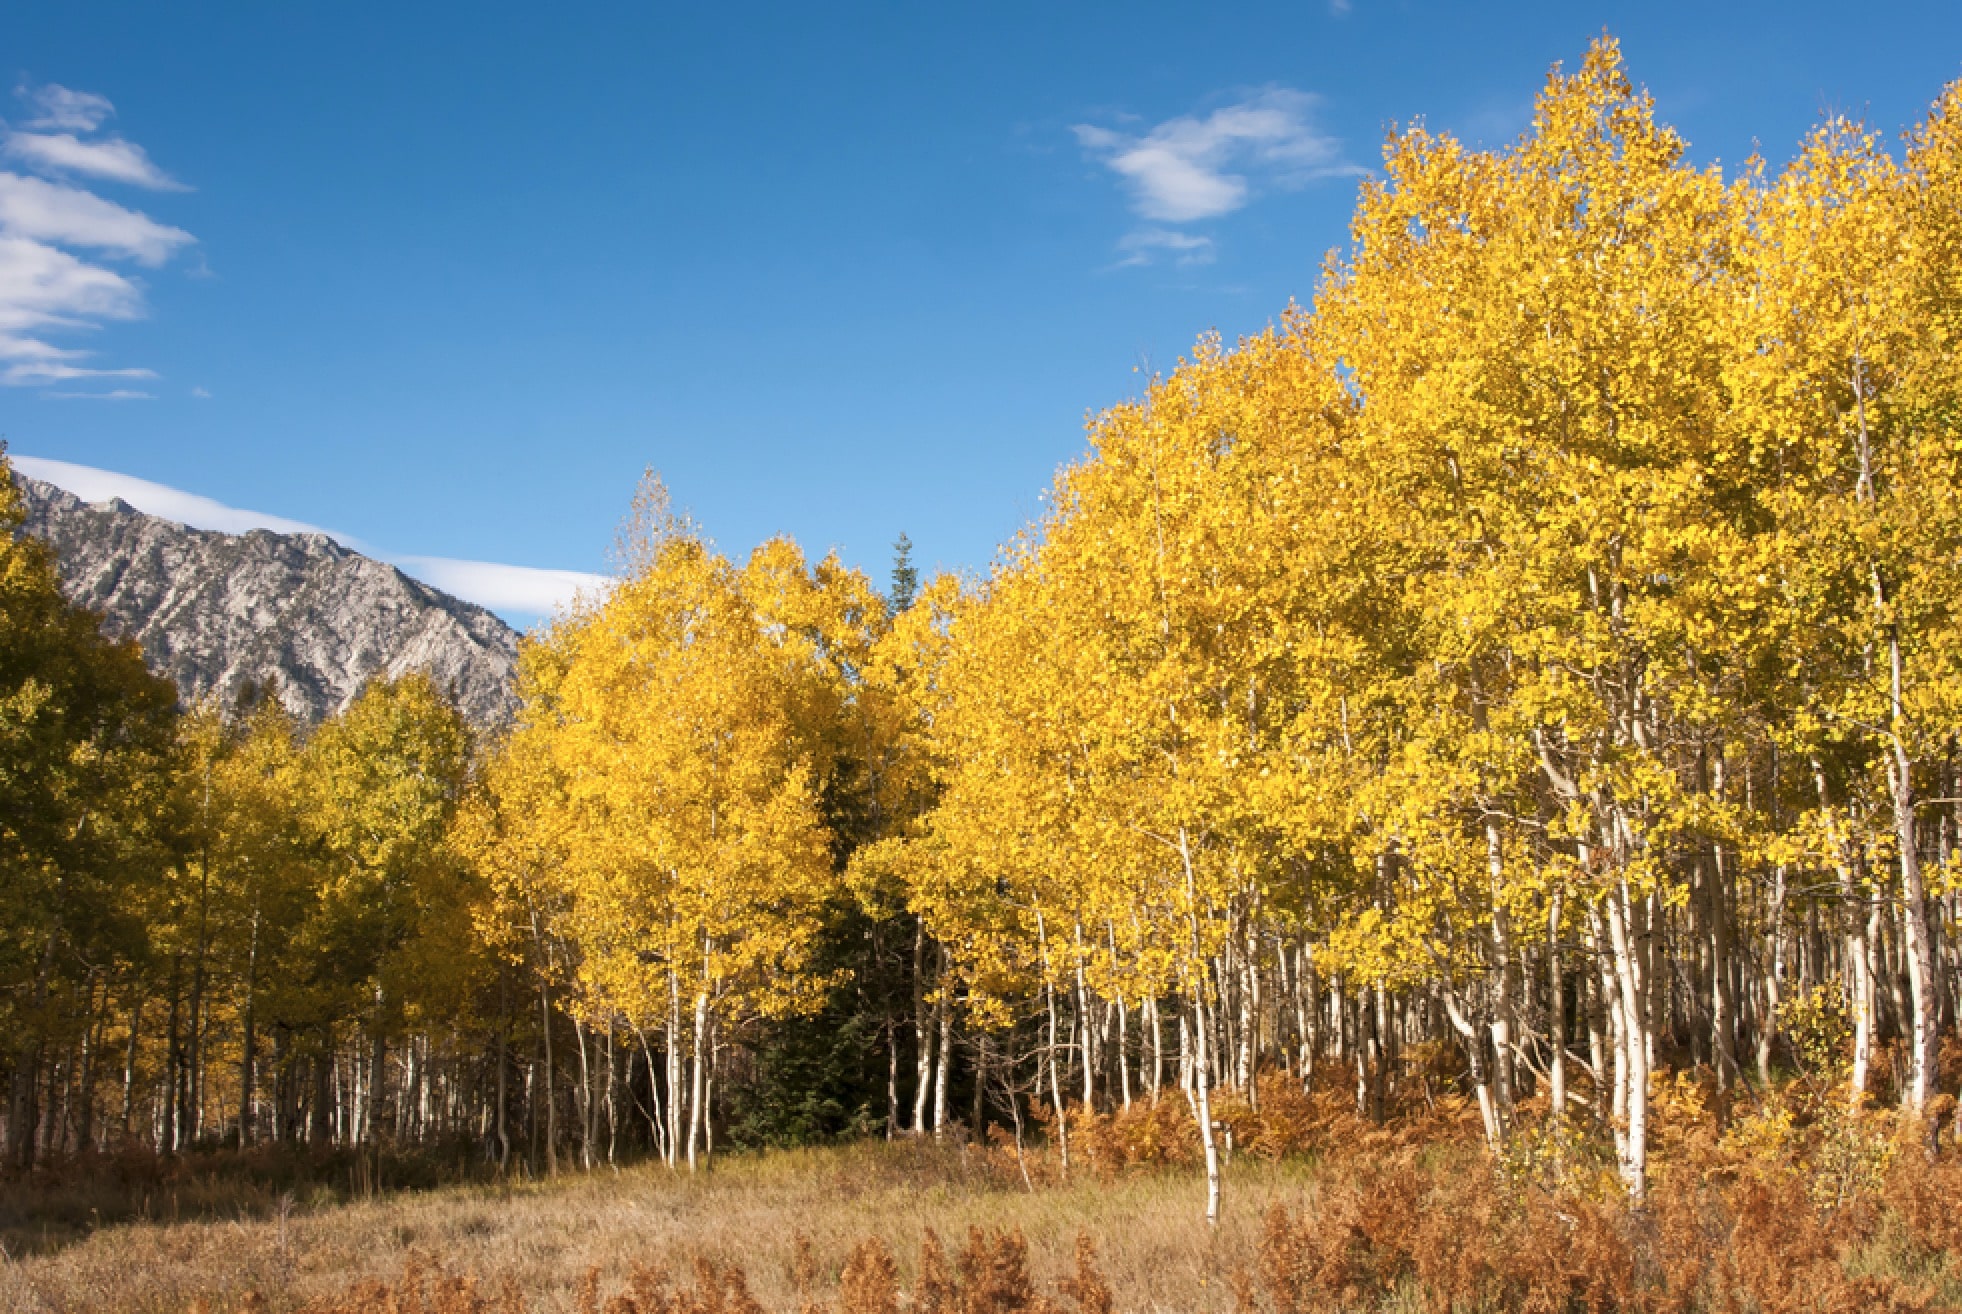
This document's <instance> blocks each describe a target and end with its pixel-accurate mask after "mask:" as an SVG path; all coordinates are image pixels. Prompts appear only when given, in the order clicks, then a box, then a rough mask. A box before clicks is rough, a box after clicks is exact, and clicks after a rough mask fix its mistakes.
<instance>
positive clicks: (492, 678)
mask: <svg viewBox="0 0 1962 1314" xmlns="http://www.w3.org/2000/svg"><path fill="white" fill-rule="evenodd" d="M15 478H16V481H17V482H18V483H19V485H20V489H21V492H22V493H23V494H24V496H25V499H26V503H27V520H26V524H25V526H24V528H25V530H26V532H28V533H30V534H33V535H35V536H36V537H38V538H40V539H42V540H44V541H45V542H47V543H48V544H49V545H50V546H52V547H53V549H54V551H55V555H56V557H57V558H58V560H59V565H60V570H61V580H62V589H63V591H64V592H65V593H66V594H67V595H68V597H69V599H70V600H71V601H74V602H77V603H80V604H81V605H83V606H85V607H90V608H93V609H94V610H96V611H99V612H101V613H102V615H103V617H104V627H105V628H106V629H107V630H108V631H109V632H110V633H111V634H114V635H116V636H117V637H119V638H120V637H128V638H133V639H135V640H136V641H137V643H138V644H140V645H141V646H142V649H143V655H144V657H145V658H147V659H148V661H149V664H150V669H152V670H154V671H156V672H157V673H158V674H160V675H167V676H169V677H170V678H171V679H173V680H175V681H176V682H177V689H178V692H179V694H180V695H181V696H182V698H183V700H184V702H185V703H186V704H187V705H188V704H190V703H194V702H196V701H198V700H199V699H202V698H204V697H205V696H207V695H209V694H212V693H217V694H219V695H220V696H222V697H225V698H232V697H235V696H237V694H238V692H239V691H240V689H241V688H243V687H244V686H246V685H247V684H248V682H250V683H254V684H258V685H263V684H264V683H265V682H266V681H267V680H272V681H274V682H275V683H276V685H277V688H278V690H279V694H280V698H281V701H283V702H284V703H285V704H286V706H287V708H288V709H289V710H290V711H291V712H292V713H293V714H294V715H295V716H297V717H299V718H300V719H301V720H303V721H304V722H306V723H307V724H313V723H315V722H318V721H319V720H321V719H322V718H323V717H326V716H327V715H329V714H330V713H333V712H335V711H338V710H339V709H340V708H342V707H343V706H345V705H346V704H347V703H348V701H349V700H350V699H352V698H353V697H354V695H355V694H356V693H357V692H359V690H360V688H361V685H362V683H363V682H364V681H365V680H367V679H368V678H369V677H370V676H372V675H376V674H378V673H379V674H387V675H390V676H395V675H401V674H404V673H406V672H408V671H417V670H419V671H424V672H427V673H428V674H429V675H430V676H431V677H432V678H434V679H435V680H436V681H437V682H438V683H439V684H442V685H446V686H448V687H450V688H453V689H454V690H455V692H456V698H457V702H458V705H459V706H460V707H461V708H462V710H463V713H464V715H465V716H466V717H468V718H469V719H470V720H471V721H472V722H474V723H475V724H477V725H480V726H489V725H494V724H497V723H500V722H502V721H504V720H506V719H508V718H509V717H510V715H511V712H512V709H513V708H514V707H515V706H516V700H515V698H514V697H513V695H512V692H511V674H512V671H513V669H514V668H515V666H516V664H517V656H518V642H517V641H518V636H517V634H516V632H515V631H513V630H512V629H511V627H510V626H509V625H506V624H505V623H504V622H503V621H501V620H499V619H498V618H497V617H496V616H494V615H492V614H491V613H490V612H488V611H486V610H484V609H483V608H482V607H478V606H474V605H473V604H471V603H468V602H463V601H461V600H460V599H457V598H453V597H451V596H450V595H448V594H447V593H441V592H438V591H437V590H435V589H432V588H430V587H429V586H428V585H426V584H423V583H420V582H418V581H416V580H413V579H410V578H409V577H408V576H407V575H404V574H403V573H402V572H401V571H399V570H397V569H396V568H395V567H393V566H391V565H388V564H387V563H386V562H381V561H376V560H374V559H373V558H371V557H364V556H362V555H361V554H360V553H358V552H352V551H350V550H348V549H347V548H345V547H342V546H341V545H340V544H339V543H336V542H335V541H334V540H332V539H330V538H328V537H326V536H325V535H322V534H275V533H272V532H271V531H269V530H264V529H255V530H253V531H252V532H251V533H248V534H221V533H215V532H213V531H210V530H203V529H192V528H189V527H188V526H185V525H180V524H177V523H176V522H174V521H170V520H164V519H161V518H159V517H157V516H152V515H146V514H144V513H143V512H141V511H138V510H137V509H136V508H134V507H132V506H130V505H129V504H128V503H126V502H123V501H121V500H120V499H116V500H111V501H108V502H101V503H95V504H90V503H87V502H84V501H82V500H81V499H80V498H78V497H76V496H75V495H74V494H72V493H69V492H66V491H64V490H63V489H60V488H57V487H55V486H54V485H53V484H47V483H42V482H40V481H38V480H34V479H26V478H22V477H20V476H19V475H18V474H17V475H16V476H15Z"/></svg>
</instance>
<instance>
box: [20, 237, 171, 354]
mask: <svg viewBox="0 0 1962 1314" xmlns="http://www.w3.org/2000/svg"><path fill="white" fill-rule="evenodd" d="M142 305H143V299H142V295H141V293H139V292H138V291H137V288H136V285H135V284H134V283H132V282H130V281H129V280H128V279H126V278H124V277H123V276H122V275H121V274H118V273H116V272H114V271H113V270H108V269H103V268H102V267H100V266H98V265H91V264H87V263H85V262H83V261H80V260H77V259H76V258H75V257H74V256H71V255H69V254H68V253H67V252H66V251H61V250H57V249H56V248H54V247H52V246H49V245H47V244H46V243H44V242H36V241H32V240H30V239H28V238H24V237H8V236H5V235H0V333H13V332H17V331H18V330H21V329H37V328H42V327H45V326H57V325H58V326H63V327H74V326H76V325H78V324H82V323H85V322H87V321H90V320H99V319H130V318H133V317H134V316H136V315H137V314H138V313H139V312H140V311H141V309H142ZM9 341H11V342H13V343H15V344H16V346H15V350H14V352H13V353H11V354H10V353H8V352H7V351H6V350H5V347H4V344H5V343H6V342H9ZM79 354H80V353H78V352H76V351H74V350H72V349H69V348H61V347H54V346H50V345H49V344H48V343H45V342H42V341H40V340H39V339H35V338H30V339H21V338H6V339H0V359H10V358H17V357H19V356H33V357H38V358H50V357H60V358H69V359H72V358H73V357H75V356H77V355H79Z"/></svg>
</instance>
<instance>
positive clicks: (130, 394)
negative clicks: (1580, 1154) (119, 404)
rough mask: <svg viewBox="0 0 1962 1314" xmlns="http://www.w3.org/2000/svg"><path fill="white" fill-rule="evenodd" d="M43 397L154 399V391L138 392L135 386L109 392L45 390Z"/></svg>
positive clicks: (93, 399)
mask: <svg viewBox="0 0 1962 1314" xmlns="http://www.w3.org/2000/svg"><path fill="white" fill-rule="evenodd" d="M41 395H42V396H43V397H50V398H53V399H54V400H56V401H153V400H155V398H156V395H157V394H156V393H154V392H138V391H137V390H135V389H134V388H111V389H110V390H109V391H108V392H44V393H42V394H41Z"/></svg>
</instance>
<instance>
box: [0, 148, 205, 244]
mask: <svg viewBox="0 0 1962 1314" xmlns="http://www.w3.org/2000/svg"><path fill="white" fill-rule="evenodd" d="M0 232H5V233H7V234H8V235H9V236H12V237H27V238H33V239H37V240H39V241H43V242H52V243H56V244H58V245H61V246H81V247H88V248H90V249H91V250H97V251H107V252H109V253H110V254H111V255H116V256H123V257H126V258H128V259H131V260H135V261H137V262H138V263H139V264H145V265H153V266H154V265H160V264H162V263H163V262H164V261H165V260H168V259H169V258H170V256H171V254H172V253H173V252H175V251H177V250H178V249H179V248H181V247H185V246H189V245H190V244H191V243H192V242H194V241H196V240H197V239H196V238H194V237H192V236H191V235H190V234H189V233H187V232H185V231H184V230H183V229H181V228H172V227H170V226H169V225H168V224H160V223H158V222H157V221H156V220H154V219H152V218H150V216H149V215H146V214H138V213H137V212H136V211H135V210H128V209H124V208H123V207H122V206H120V205H117V204H116V203H115V202H114V201H105V200H104V199H102V198H101V197H100V196H97V195H96V194H95V193H93V192H85V191H83V190H82V189H81V188H79V187H70V186H68V185H66V184H64V183H51V182H44V181H42V180H41V179H39V178H27V177H23V176H22V175H20V174H17V173H8V172H6V171H4V170H0Z"/></svg>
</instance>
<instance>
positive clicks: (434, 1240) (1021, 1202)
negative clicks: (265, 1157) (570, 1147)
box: [0, 1145, 1306, 1314]
mask: <svg viewBox="0 0 1962 1314" xmlns="http://www.w3.org/2000/svg"><path fill="white" fill-rule="evenodd" d="M1305 1176H1306V1168H1305V1167H1304V1166H1302V1165H1300V1164H1291V1165H1271V1164H1264V1163H1257V1162H1254V1161H1251V1160H1247V1159H1242V1160H1241V1161H1240V1162H1239V1163H1237V1164H1236V1165H1235V1166H1234V1173H1233V1178H1232V1189H1233V1200H1232V1206H1233V1207H1232V1209H1231V1211H1230V1213H1229V1215H1228V1219H1227V1222H1226V1224H1225V1225H1224V1226H1223V1227H1222V1228H1221V1229H1220V1233H1219V1235H1218V1236H1216V1237H1213V1236H1208V1235H1207V1233H1206V1229H1205V1227H1204V1225H1203V1224H1202V1223H1201V1222H1200V1219H1199V1214H1200V1210H1201V1209H1202V1207H1203V1202H1204V1189H1205V1188H1204V1185H1203V1183H1202V1182H1200V1181H1199V1180H1197V1179H1196V1178H1195V1177H1194V1176H1193V1175H1192V1174H1191V1173H1190V1172H1189V1171H1184V1170H1166V1171H1138V1172H1130V1173H1125V1174H1122V1175H1119V1176H1115V1177H1109V1178H1099V1177H1095V1176H1084V1175H1078V1176H1077V1177H1075V1178H1073V1179H1072V1180H1070V1181H1068V1182H1058V1183H1050V1184H1045V1185H1042V1186H1041V1187H1040V1189H1038V1190H1036V1191H1034V1192H1033V1193H1031V1192H1029V1191H1028V1190H1026V1189H1025V1188H1024V1187H1023V1186H1022V1184H1021V1181H1020V1178H1019V1175H1018V1176H1015V1177H1012V1178H1011V1177H1006V1176H1004V1175H1003V1174H1002V1173H1001V1172H1000V1171H999V1167H998V1165H997V1164H995V1163H994V1162H992V1161H990V1162H988V1163H985V1164H984V1163H983V1162H982V1160H981V1158H980V1156H978V1155H963V1153H962V1152H961V1151H959V1150H958V1149H949V1150H947V1151H944V1152H942V1151H939V1150H936V1149H935V1148H934V1147H932V1146H917V1145H896V1146H890V1147H888V1146H885V1145H862V1146H853V1147H847V1148H841V1149H830V1150H799V1151H781V1152H775V1153H772V1154H769V1155H766V1156H762V1157H758V1158H741V1159H734V1158H732V1159H728V1160H725V1161H723V1162H721V1163H719V1164H718V1165H717V1166H716V1168H715V1170H714V1171H713V1172H711V1173H708V1174H705V1175H702V1176H698V1177H696V1178H693V1179H691V1178H689V1177H688V1176H687V1175H686V1174H685V1173H684V1174H681V1175H671V1174H670V1173H668V1172H667V1171H666V1170H665V1169H663V1168H660V1167H658V1166H641V1167H635V1168H632V1169H628V1170H625V1171H622V1172H620V1173H618V1174H614V1173H603V1174H596V1175H594V1176H592V1177H590V1178H582V1177H578V1176H574V1177H571V1178H561V1179H560V1180H559V1181H558V1182H555V1183H533V1184H523V1185H516V1186H513V1187H510V1188H508V1189H503V1190H500V1189H496V1188H486V1187H450V1188H445V1189H442V1190H438V1191H432V1192H428V1193H425V1194H418V1195H402V1196H395V1197H392V1198H385V1199H379V1200H373V1201H359V1202H355V1203H351V1204H345V1205H340V1206H336V1207H328V1208H321V1209H299V1208H296V1209H294V1210H293V1211H292V1212H291V1213H290V1214H288V1215H286V1216H283V1217H282V1216H279V1215H278V1214H277V1213H276V1214H275V1216H273V1217H270V1218H239V1219H232V1220H228V1221H219V1222H209V1221H208V1222H195V1223H176V1224H155V1223H150V1224H129V1225H118V1226H113V1227H105V1228H102V1229H100V1230H99V1231H96V1232H94V1233H93V1234H91V1235H89V1236H88V1237H87V1238H86V1239H83V1240H80V1241H78V1242H76V1243H74V1244H71V1245H68V1246H66V1247H65V1248H62V1249H59V1250H56V1251H54V1252H52V1253H46V1254H38V1255H31V1256H27V1257H25V1258H22V1259H18V1260H15V1261H13V1262H9V1263H5V1264H0V1311H6V1312H7V1314H13V1312H14V1311H21V1312H22V1314H25V1312H26V1311H34V1312H35V1314H41V1312H42V1311H49V1312H53V1311H62V1312H64V1314H65V1312H66V1311H80V1310H90V1311H96V1310H100V1311H104V1312H105V1314H117V1312H119V1311H145V1312H146V1314H147V1312H150V1311H157V1312H162V1311H171V1312H172V1314H175V1312H176V1311H182V1310H187V1309H191V1308H194V1307H196V1306H197V1305H198V1304H199V1302H204V1303H205V1304H206V1305H207V1306H208V1307H209V1308H211V1309H213V1310H226V1309H231V1308H236V1307H241V1306H242V1305H243V1303H244V1301H245V1298H246V1296H247V1294H248V1293H251V1292H257V1293H259V1295H260V1296H261V1297H263V1299H264V1304H263V1308H264V1309H266V1310H268V1311H275V1312H276V1311H283V1310H293V1309H297V1308H300V1307H302V1306H304V1305H306V1304H309V1303H321V1304H324V1303H325V1302H327V1301H329V1300H331V1299H333V1298H335V1297H337V1296H338V1295H339V1294H340V1293H342V1292H344V1291H346V1290H347V1289H348V1287H349V1286H350V1284H352V1283H355V1282H359V1281H362V1280H374V1281H388V1282H393V1281H394V1280H396V1279H397V1278H398V1277H399V1276H400V1275H401V1274H402V1272H403V1269H404V1266H405V1264H407V1263H409V1262H411V1261H413V1260H421V1261H423V1262H424V1263H425V1265H433V1264H435V1263H437V1262H440V1264H441V1266H442V1269H443V1270H444V1271H445V1272H447V1273H449V1274H452V1275H476V1276H477V1277H478V1278H479V1280H480V1281H481V1282H482V1284H483V1287H484V1290H485V1291H486V1292H487V1293H490V1294H492V1295H494V1294H495V1293H496V1291H497V1290H498V1289H499V1287H500V1286H501V1284H503V1283H504V1282H506V1281H507V1280H508V1281H509V1282H510V1283H511V1284H513V1285H514V1286H515V1287H516V1289H517V1290H518V1291H519V1292H521V1293H522V1294H523V1296H524V1298H525V1301H526V1308H527V1310H528V1311H530V1312H531V1314H544V1312H546V1311H560V1310H567V1311H569V1310H574V1309H576V1308H577V1300H578V1292H579V1289H580V1285H581V1283H582V1281H583V1280H584V1279H585V1276H586V1274H587V1273H588V1272H589V1271H591V1270H597V1271H598V1274H599V1278H600V1286H601V1288H602V1289H603V1290H606V1291H614V1290H617V1289H620V1288H622V1287H624V1286H625V1285H626V1284H627V1282H628V1281H629V1279H630V1278H631V1277H632V1275H633V1271H634V1269H635V1267H636V1265H643V1266H645V1265H660V1266H663V1267H665V1268H667V1269H669V1270H672V1271H675V1272H681V1273H693V1272H694V1264H695V1262H696V1260H697V1259H701V1260H704V1261H706V1262H708V1263H710V1264H713V1265H716V1266H718V1267H721V1266H736V1267H738V1268H740V1270H741V1271H742V1272H743V1274H744V1275H745V1277H746V1281H747V1288H748V1290H749V1292H750V1293H751V1294H752V1295H753V1297H754V1298H755V1300H756V1301H757V1302H759V1303H760V1304H761V1305H762V1306H763V1307H764V1308H766V1309H769V1310H773V1311H777V1310H782V1311H795V1310H798V1309H800V1308H801V1307H803V1306H804V1305H805V1304H807V1303H809V1302H808V1300H807V1299H806V1298H804V1297H803V1296H800V1292H799V1291H798V1286H799V1283H798V1281H797V1277H798V1274H797V1273H796V1271H795V1270H796V1258H797V1250H798V1247H797V1240H798V1238H799V1236H800V1235H801V1236H802V1237H804V1238H805V1239H806V1241H807V1243H808V1246H809V1254H810V1257H811V1262H812V1264H813V1265H814V1267H815V1272H814V1273H813V1274H810V1275H809V1277H810V1279H811V1282H810V1285H811V1287H812V1292H811V1293H810V1294H811V1295H814V1296H816V1297H817V1298H818V1299H822V1300H825V1301H831V1300H834V1299H835V1297H836V1293H837V1291H838V1287H839V1281H840V1278H841V1277H842V1276H843V1274H844V1272H845V1270H846V1267H847V1265H848V1263H849V1262H850V1261H851V1260H852V1258H853V1254H854V1252H855V1251H858V1250H860V1249H861V1247H862V1245H863V1243H864V1242H866V1241H867V1240H868V1239H873V1240H877V1241H878V1242H881V1243H882V1244H883V1245H884V1247H885V1248H886V1250H887V1252H888V1254H889V1255H890V1256H891V1257H893V1258H894V1281H895V1282H896V1283H897V1284H898V1285H899V1286H901V1287H903V1288H904V1289H905V1290H907V1291H912V1290H913V1288H914V1287H915V1285H916V1284H917V1281H918V1277H919V1253H920V1248H921V1242H922V1240H923V1239H924V1237H925V1234H926V1232H927V1231H928V1230H929V1229H931V1230H932V1231H934V1232H935V1233H937V1234H938V1235H939V1236H940V1237H942V1238H949V1239H951V1241H952V1242H953V1245H954V1248H955V1249H957V1250H958V1249H959V1248H960V1246H961V1244H962V1243H963V1241H964V1239H965V1238H967V1237H968V1236H969V1229H970V1228H971V1227H981V1228H986V1229H989V1230H991V1231H1000V1232H1008V1233H1014V1232H1016V1231H1018V1230H1019V1232H1020V1233H1021V1235H1022V1236H1023V1237H1025V1238H1026V1241H1027V1248H1028V1268H1029V1271H1030V1273H1031V1275H1032V1280H1033V1281H1034V1283H1035V1284H1036V1285H1037V1287H1039V1288H1040V1290H1041V1291H1042V1292H1045V1293H1049V1294H1052V1295H1058V1296H1060V1295H1061V1294H1062V1293H1061V1291H1060V1288H1059V1287H1058V1286H1057V1283H1058V1281H1059V1280H1061V1279H1065V1278H1075V1277H1078V1276H1079V1274H1078V1270H1077V1267H1076V1262H1075V1255H1076V1247H1077V1239H1078V1236H1079V1234H1080V1233H1088V1234H1089V1235H1091V1236H1093V1237H1095V1238H1096V1244H1097V1248H1098V1255H1099V1258H1098V1263H1099V1265H1100V1267H1101V1269H1102V1271H1103V1272H1104V1273H1106V1274H1108V1275H1109V1280H1110V1285H1111V1289H1112V1291H1111V1295H1112V1299H1113V1301H1114V1304H1115V1308H1117V1309H1121V1310H1138V1311H1146V1310H1192V1311H1198V1310H1222V1311H1223V1310H1230V1309H1232V1308H1233V1295H1232V1291H1231V1282H1230V1277H1231V1274H1232V1273H1233V1272H1234V1271H1236V1270H1238V1269H1244V1268H1247V1267H1248V1266H1250V1265H1251V1264H1252V1263H1253V1262H1254V1257H1255V1253H1256V1250H1257V1248H1258V1245H1259V1241H1260V1229H1261V1219H1262V1217H1263V1216H1264V1214H1265V1213H1266V1211H1267V1209H1268V1208H1269V1207H1270V1206H1271V1205H1273V1204H1276V1203H1279V1202H1282V1201H1287V1202H1289V1203H1293V1202H1296V1201H1298V1200H1299V1199H1300V1198H1301V1196H1302V1190H1303V1184H1304V1181H1305ZM869 1262H870V1261H869V1260H868V1259H866V1258H865V1257H863V1256H862V1257H861V1259H860V1263H859V1269H860V1271H859V1272H858V1273H855V1274H854V1278H855V1280H856V1281H858V1283H859V1284H860V1285H861V1286H863V1285H865V1284H867V1283H872V1284H874V1285H876V1281H877V1279H876V1277H874V1276H872V1275H870V1274H869V1273H866V1272H865V1271H864V1270H865V1269H866V1267H867V1265H868V1263H869ZM950 1262H951V1261H950ZM491 1307H492V1308H495V1305H493V1306H491ZM1065 1307H1066V1308H1074V1305H1073V1304H1072V1303H1069V1302H1067V1301H1066V1302H1065ZM375 1308H377V1309H379V1308H381V1306H376V1307H375Z"/></svg>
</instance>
